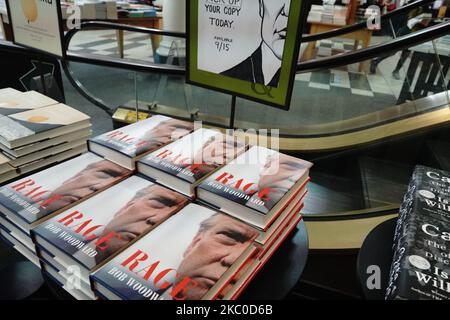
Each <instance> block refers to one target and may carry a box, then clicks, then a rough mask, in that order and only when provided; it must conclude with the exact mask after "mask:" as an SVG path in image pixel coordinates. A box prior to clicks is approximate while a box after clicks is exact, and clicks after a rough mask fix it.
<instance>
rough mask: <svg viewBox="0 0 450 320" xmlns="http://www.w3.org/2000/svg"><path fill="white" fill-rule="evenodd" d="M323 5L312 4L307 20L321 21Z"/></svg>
mask: <svg viewBox="0 0 450 320" xmlns="http://www.w3.org/2000/svg"><path fill="white" fill-rule="evenodd" d="M322 13H323V7H322V6H318V5H315V4H313V5H312V6H311V11H309V14H308V22H309V23H311V22H321V21H322Z"/></svg>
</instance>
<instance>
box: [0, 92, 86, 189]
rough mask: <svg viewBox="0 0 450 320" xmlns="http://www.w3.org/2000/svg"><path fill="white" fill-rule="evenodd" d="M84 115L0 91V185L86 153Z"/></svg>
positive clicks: (31, 95) (40, 98)
mask: <svg viewBox="0 0 450 320" xmlns="http://www.w3.org/2000/svg"><path fill="white" fill-rule="evenodd" d="M90 135H91V124H90V119H89V117H88V116H86V115H85V114H83V113H81V112H79V111H77V110H75V109H73V108H71V107H69V106H66V105H64V104H61V103H58V101H56V100H53V99H51V98H49V97H47V96H45V95H43V94H40V93H39V92H36V91H28V92H20V91H17V90H15V89H12V88H5V89H0V184H2V183H4V182H6V181H8V180H10V179H13V178H15V177H18V176H19V175H23V174H25V173H29V172H31V171H34V170H36V169H39V168H42V167H44V166H47V165H50V164H52V163H56V162H59V161H62V160H65V159H68V158H71V157H74V156H76V155H79V154H81V153H83V152H85V151H86V150H87V144H86V140H87V139H88V138H89V136H90Z"/></svg>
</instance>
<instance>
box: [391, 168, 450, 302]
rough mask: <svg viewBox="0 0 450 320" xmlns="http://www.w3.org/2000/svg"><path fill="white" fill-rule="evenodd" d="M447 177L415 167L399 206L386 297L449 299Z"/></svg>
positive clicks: (449, 180) (449, 189)
mask: <svg viewBox="0 0 450 320" xmlns="http://www.w3.org/2000/svg"><path fill="white" fill-rule="evenodd" d="M449 177H450V173H445V172H443V171H439V170H435V169H430V168H426V167H422V166H418V167H416V170H415V171H414V174H413V177H412V179H411V182H410V184H409V187H408V192H407V193H406V195H405V197H404V200H403V203H402V206H401V208H400V215H399V219H398V222H397V226H396V230H395V235H394V247H393V249H394V255H393V262H392V265H391V270H390V274H389V283H388V287H387V290H386V299H436V300H441V299H450V282H449V276H450V272H448V268H449V265H450V260H449V254H448V243H449V242H450V233H449V232H448V231H449V230H450V207H449V198H450V178H449Z"/></svg>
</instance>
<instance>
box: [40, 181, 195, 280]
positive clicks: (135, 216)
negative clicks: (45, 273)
mask: <svg viewBox="0 0 450 320" xmlns="http://www.w3.org/2000/svg"><path fill="white" fill-rule="evenodd" d="M187 202H188V200H187V198H186V197H184V196H182V195H181V194H179V193H176V192H175V191H171V190H169V189H167V188H164V187H162V186H159V185H156V184H154V183H152V182H150V181H148V180H146V179H143V178H141V177H138V176H132V177H130V178H128V179H126V180H124V181H122V182H120V183H118V184H116V185H115V186H113V187H111V188H109V189H108V190H106V191H103V192H101V193H99V194H97V195H95V196H94V197H92V198H90V199H88V200H86V201H84V202H81V203H79V204H77V205H76V206H74V207H72V208H70V209H69V210H66V211H64V212H62V213H60V214H59V215H56V216H54V217H52V218H51V219H48V220H47V221H45V222H43V223H41V224H40V225H38V226H37V227H36V228H34V229H33V231H32V234H33V237H34V239H35V241H36V243H37V244H38V245H40V246H42V247H44V248H45V249H46V250H47V251H49V252H51V253H53V254H54V255H55V256H56V257H58V258H59V259H60V260H59V261H60V262H61V263H63V264H64V265H65V267H66V268H68V267H69V266H71V265H79V266H80V267H81V269H83V271H82V273H81V276H82V279H83V281H85V282H87V283H89V272H90V271H92V270H94V269H95V268H96V267H97V266H99V265H101V264H102V263H103V262H104V261H106V260H107V259H108V258H109V257H110V256H112V255H114V254H116V253H117V252H119V251H120V250H122V249H123V248H125V247H126V246H128V245H129V244H130V243H131V242H132V241H135V240H136V239H138V238H139V237H141V236H142V235H144V234H145V233H147V232H148V231H150V230H152V229H153V228H154V227H156V226H158V225H159V224H160V223H161V222H163V221H164V220H165V219H167V218H169V217H170V216H171V215H173V214H175V213H176V212H177V211H179V210H180V209H181V208H183V207H184V206H185V205H186V204H187Z"/></svg>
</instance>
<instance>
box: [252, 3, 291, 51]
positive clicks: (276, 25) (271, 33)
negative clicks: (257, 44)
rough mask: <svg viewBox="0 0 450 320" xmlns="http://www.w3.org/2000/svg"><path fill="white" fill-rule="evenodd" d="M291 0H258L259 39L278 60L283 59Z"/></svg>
mask: <svg viewBox="0 0 450 320" xmlns="http://www.w3.org/2000/svg"><path fill="white" fill-rule="evenodd" d="M290 3H291V0H259V14H260V16H261V18H262V23H261V38H262V40H263V42H264V43H265V44H266V45H267V46H268V47H269V48H270V49H271V50H272V52H273V54H274V55H275V56H276V57H277V58H278V59H280V60H281V59H282V58H283V51H284V44H285V40H286V33H287V27H288V17H289V9H290Z"/></svg>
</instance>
